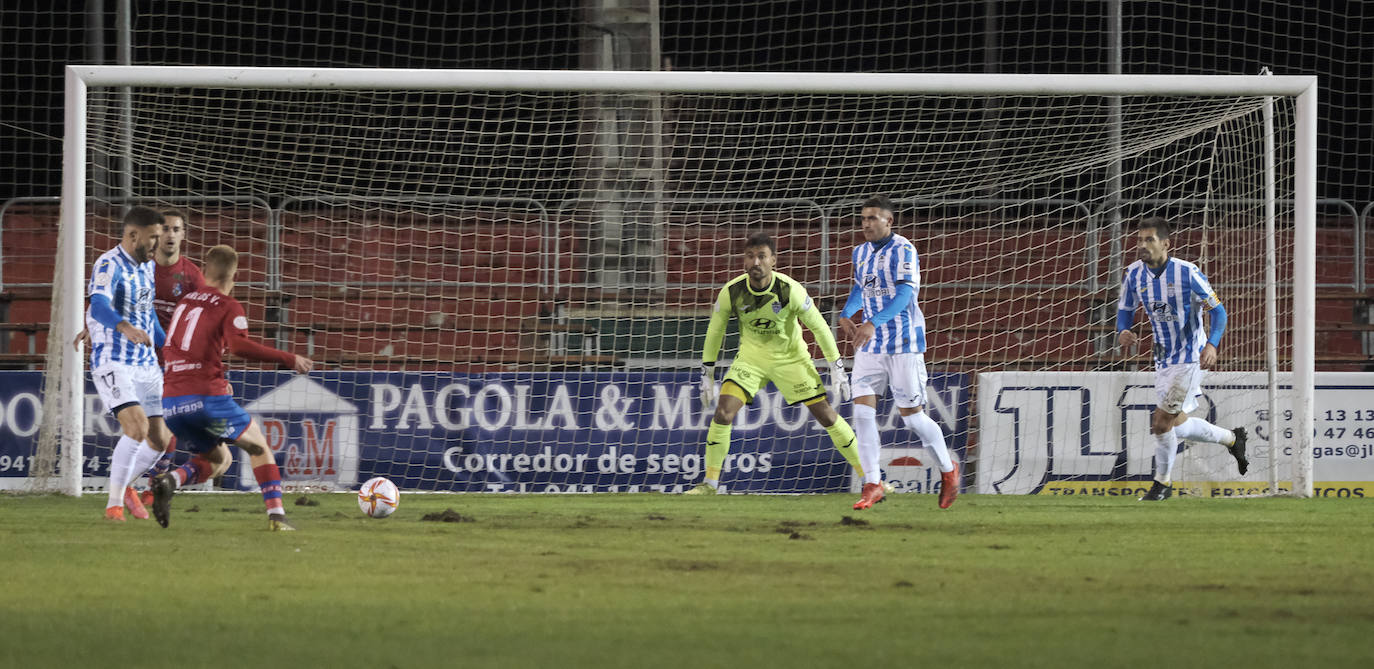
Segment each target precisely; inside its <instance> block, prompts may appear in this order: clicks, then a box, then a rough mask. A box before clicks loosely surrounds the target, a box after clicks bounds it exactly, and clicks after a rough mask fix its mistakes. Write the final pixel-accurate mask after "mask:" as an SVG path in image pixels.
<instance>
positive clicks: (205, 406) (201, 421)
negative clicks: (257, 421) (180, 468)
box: [162, 395, 253, 453]
mask: <svg viewBox="0 0 1374 669" xmlns="http://www.w3.org/2000/svg"><path fill="white" fill-rule="evenodd" d="M162 419H163V420H164V421H166V423H167V427H168V428H169V429H171V430H172V434H175V435H176V436H177V447H178V449H182V448H184V449H185V450H186V451H189V452H191V453H205V452H207V451H212V450H214V449H215V448H218V447H219V445H220V444H221V443H224V442H230V443H232V442H233V441H234V440H235V439H238V438H239V437H240V436H242V435H243V431H244V430H247V429H248V425H249V424H250V423H252V422H253V417H252V416H249V415H248V412H247V411H244V410H243V407H241V406H239V405H238V403H237V402H235V401H234V398H232V397H230V396H228V395H182V396H180V397H164V398H162Z"/></svg>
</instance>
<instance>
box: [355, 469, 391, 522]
mask: <svg viewBox="0 0 1374 669" xmlns="http://www.w3.org/2000/svg"><path fill="white" fill-rule="evenodd" d="M400 503H401V491H399V490H397V489H396V484H395V483H392V482H391V480H390V479H387V478H386V477H384V476H378V477H376V478H370V479H368V480H367V482H366V483H363V487H361V488H358V508H360V509H362V510H363V513H365V514H367V515H369V516H372V517H373V518H386V517H387V516H389V515H391V514H393V513H395V512H396V506H397V505H399V504H400Z"/></svg>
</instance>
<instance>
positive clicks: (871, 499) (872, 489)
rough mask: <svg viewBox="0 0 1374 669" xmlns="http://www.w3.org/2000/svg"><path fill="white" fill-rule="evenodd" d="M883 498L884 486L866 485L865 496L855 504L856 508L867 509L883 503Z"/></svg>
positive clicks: (879, 484)
mask: <svg viewBox="0 0 1374 669" xmlns="http://www.w3.org/2000/svg"><path fill="white" fill-rule="evenodd" d="M883 497H884V495H883V484H881V483H865V484H864V489H863V495H862V496H861V497H859V501H857V502H854V508H856V509H867V508H868V507H871V506H873V505H874V504H877V503H878V502H881V501H883Z"/></svg>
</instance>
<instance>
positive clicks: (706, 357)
mask: <svg viewBox="0 0 1374 669" xmlns="http://www.w3.org/2000/svg"><path fill="white" fill-rule="evenodd" d="M729 324H730V291H728V290H726V288H725V287H724V286H722V287H721V289H720V292H719V293H717V294H716V303H715V304H714V305H712V307H711V324H710V325H708V326H706V344H705V346H704V348H703V349H702V351H701V405H702V406H704V407H706V408H710V407H713V406H715V405H716V397H717V394H718V393H717V391H716V374H715V369H716V358H718V357H720V345H721V344H723V343H724V342H725V326H727V325H729Z"/></svg>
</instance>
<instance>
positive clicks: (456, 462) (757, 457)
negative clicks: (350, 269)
mask: <svg viewBox="0 0 1374 669" xmlns="http://www.w3.org/2000/svg"><path fill="white" fill-rule="evenodd" d="M0 378H3V383H0V421H3V422H0V487H14V486H13V485H12V479H13V478H14V477H23V476H25V475H27V460H26V458H27V457H28V456H30V455H31V454H32V449H33V443H34V442H35V441H36V439H37V430H38V424H39V421H40V418H41V416H40V411H41V402H40V400H39V389H40V385H41V383H42V375H41V374H40V373H37V372H0ZM229 380H230V382H231V383H232V384H233V386H234V389H235V396H236V399H237V400H238V401H239V402H240V403H241V404H242V405H243V406H244V408H245V409H247V410H248V412H249V413H250V414H252V415H253V416H254V417H255V418H257V419H258V421H259V422H260V423H261V425H262V428H263V432H264V435H265V436H266V437H267V440H268V442H269V444H270V445H271V446H272V448H273V449H274V450H275V451H276V452H277V459H278V462H279V464H280V465H281V467H282V471H283V475H284V481H285V483H286V484H287V485H288V486H289V487H290V486H294V487H297V488H301V487H314V488H318V489H347V488H356V487H357V485H358V484H359V483H360V482H362V481H364V480H366V479H368V478H370V477H373V476H385V477H387V478H390V479H391V480H393V481H394V482H396V484H397V485H399V486H401V487H402V488H403V489H411V490H439V491H471V492H476V491H496V492H635V491H653V490H661V491H668V492H672V491H676V490H679V489H681V488H682V487H683V486H687V485H691V484H695V483H696V482H699V481H700V480H701V477H702V473H703V469H704V466H703V463H702V460H701V457H702V451H703V447H702V443H703V441H704V439H705V432H706V422H707V420H709V418H710V415H711V411H709V410H705V409H703V408H702V407H701V404H700V402H699V401H698V397H697V388H696V381H697V377H696V375H695V374H694V373H690V372H681V371H675V372H653V371H645V372H640V371H634V372H628V371H627V372H599V373H566V374H558V373H538V374H536V373H501V374H485V375H468V374H443V373H412V372H316V373H312V374H311V375H309V376H295V375H293V374H290V373H288V372H240V373H231V374H230V375H229ZM929 394H930V407H929V408H930V411H931V413H932V416H933V417H934V418H936V420H937V421H938V422H940V423H941V425H942V426H943V427H944V429H945V431H946V434H947V435H949V436H948V439H949V446H950V447H951V449H952V450H954V451H955V452H957V453H958V454H959V456H960V457H961V458H962V456H963V452H964V450H965V446H966V443H965V436H964V435H965V434H966V433H967V427H968V417H969V409H970V407H969V404H968V401H969V392H968V376H967V375H965V374H934V375H932V376H931V378H930V388H929ZM86 404H87V418H86V455H87V464H86V467H87V469H86V472H85V475H86V476H87V477H104V476H106V473H107V471H108V466H109V454H110V451H111V448H112V447H113V445H114V442H115V441H116V439H117V438H118V437H117V433H118V424H117V423H116V422H115V421H114V419H113V418H111V417H109V416H106V415H103V414H102V413H101V412H102V411H103V407H102V406H101V405H100V402H99V400H98V399H97V398H96V396H95V393H94V389H93V388H88V389H87V402H86ZM880 411H881V413H880V415H881V416H884V417H885V418H884V419H883V420H881V421H880V429H881V430H882V431H883V433H884V434H883V441H884V444H885V446H886V447H889V448H902V447H906V448H908V449H909V448H915V447H917V446H919V444H915V443H913V440H914V437H913V436H912V435H911V434H910V431H909V430H905V429H901V423H900V421H898V420H896V419H895V412H894V411H892V409H891V407H890V406H880ZM842 412H843V413H844V414H848V409H847V407H846V408H843V409H842ZM181 457H183V458H184V457H185V456H184V455H182V456H181ZM241 461H242V462H246V460H241ZM903 463H906V461H905V460H903ZM903 463H898V464H903ZM885 464H886V463H885ZM849 474H850V472H849V468H848V465H847V463H846V462H845V461H844V459H843V458H841V457H840V455H839V454H838V452H836V450H835V449H834V448H833V446H832V445H831V443H830V440H829V437H827V436H826V433H825V431H824V430H823V429H822V428H821V427H820V426H819V425H818V424H817V423H816V421H815V419H814V418H813V417H812V416H811V414H810V412H809V411H808V410H807V409H806V407H803V406H787V405H785V404H784V403H783V401H782V399H781V396H780V395H778V394H777V393H775V392H773V391H772V390H768V391H765V392H763V393H760V395H759V396H758V397H757V398H756V399H755V402H754V404H753V405H752V406H750V407H748V408H747V409H746V410H745V411H743V412H741V414H740V415H739V416H738V417H737V418H736V421H735V426H734V430H733V432H732V440H731V451H730V458H729V459H728V460H727V462H726V467H725V473H724V475H723V476H722V480H723V483H724V484H725V485H726V486H727V488H728V489H729V490H730V491H733V492H838V491H845V490H849V489H850V476H849ZM6 478H10V479H11V485H4V484H5V483H6V481H5V479H6ZM226 484H227V485H241V486H242V487H243V488H244V489H250V488H251V487H252V485H253V481H252V476H251V474H249V473H248V470H247V468H246V466H240V467H236V468H232V469H231V474H230V476H228V477H226ZM905 487H907V488H910V489H920V488H921V487H922V486H921V485H920V484H919V483H918V482H916V481H914V480H913V482H911V483H910V484H908V485H907V486H905Z"/></svg>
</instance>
